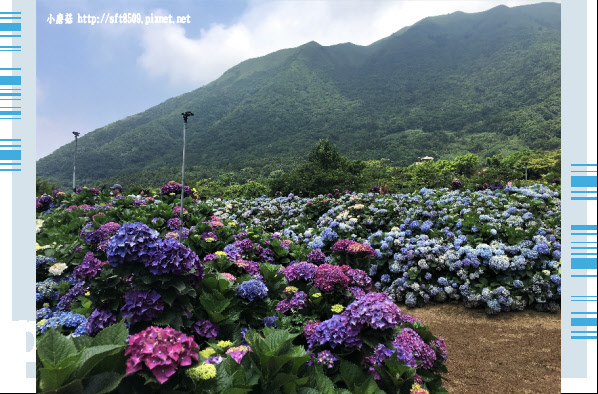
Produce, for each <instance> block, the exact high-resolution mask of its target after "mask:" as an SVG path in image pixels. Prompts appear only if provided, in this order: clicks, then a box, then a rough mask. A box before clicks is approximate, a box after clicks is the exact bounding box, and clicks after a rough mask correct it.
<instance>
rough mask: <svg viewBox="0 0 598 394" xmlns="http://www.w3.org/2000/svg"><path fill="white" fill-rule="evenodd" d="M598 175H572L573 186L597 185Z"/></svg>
mask: <svg viewBox="0 0 598 394" xmlns="http://www.w3.org/2000/svg"><path fill="white" fill-rule="evenodd" d="M596 183H597V177H595V176H572V177H571V187H596Z"/></svg>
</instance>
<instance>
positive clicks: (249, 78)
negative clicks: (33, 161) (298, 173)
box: [37, 3, 561, 185]
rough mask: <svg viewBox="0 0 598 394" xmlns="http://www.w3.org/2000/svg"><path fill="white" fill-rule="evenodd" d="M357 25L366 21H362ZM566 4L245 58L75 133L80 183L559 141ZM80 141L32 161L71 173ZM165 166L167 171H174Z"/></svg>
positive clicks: (250, 174)
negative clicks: (335, 153)
mask: <svg viewBox="0 0 598 394" xmlns="http://www.w3.org/2000/svg"><path fill="white" fill-rule="evenodd" d="M361 28H367V27H366V26H363V27H361ZM560 37H561V34H560V5H559V4H554V3H546V4H536V5H530V6H522V7H514V8H508V7H505V6H500V7H496V8H493V9H491V10H489V11H486V12H482V13H477V14H465V13H462V12H457V13H453V14H450V15H445V16H439V17H431V18H426V19H424V20H422V21H420V22H418V23H416V24H415V25H413V26H410V27H408V28H404V29H401V30H400V31H399V32H397V33H395V34H393V35H391V36H390V37H387V38H385V39H382V40H380V41H378V42H375V43H373V44H371V45H369V46H365V47H364V46H357V45H353V44H350V43H347V44H340V45H335V46H330V47H324V46H321V45H319V44H318V43H316V42H310V43H307V44H305V45H302V46H300V47H297V48H292V49H285V50H281V51H278V52H275V53H272V54H269V55H267V56H264V57H261V58H257V59H251V60H247V61H245V62H243V63H240V64H239V65H237V66H235V67H233V68H231V69H229V70H228V71H226V72H225V73H224V74H223V75H222V77H220V78H219V79H217V80H216V81H214V82H212V83H210V84H208V85H206V86H204V87H201V88H199V89H197V90H194V91H192V92H189V93H186V94H184V95H181V96H178V97H175V98H172V99H169V100H167V101H166V102H164V103H162V104H160V105H157V106H155V107H153V108H150V109H148V110H146V111H145V112H142V113H139V114H136V115H133V116H130V117H128V118H125V119H123V120H121V121H118V122H115V123H112V124H110V125H107V126H105V127H103V128H100V129H98V130H95V131H93V132H91V133H88V134H86V135H84V136H83V137H81V138H80V139H79V145H78V146H79V151H78V152H79V153H78V157H79V160H78V164H77V174H78V178H79V180H80V181H79V182H78V183H80V184H92V183H96V184H97V183H98V182H100V181H102V180H105V179H106V178H112V179H130V180H133V179H134V180H135V181H136V182H138V183H142V184H146V185H157V184H158V183H163V182H164V179H168V178H170V177H172V178H174V177H175V176H176V174H179V173H180V163H181V151H182V125H183V122H182V117H181V112H184V111H192V112H194V113H195V116H194V117H192V118H190V120H189V129H188V132H189V134H188V145H187V155H188V163H189V173H188V176H189V179H190V180H193V179H195V180H197V179H201V178H208V177H212V176H215V175H218V174H220V173H224V172H231V171H232V172H237V173H241V174H245V175H246V178H247V179H255V178H256V177H259V176H267V175H268V174H270V173H271V172H272V171H277V170H283V171H285V172H288V171H289V170H291V169H293V168H296V167H298V166H300V165H301V164H302V160H303V159H304V157H305V155H306V153H307V152H308V151H309V150H310V148H311V147H313V145H314V144H315V143H316V142H317V141H318V140H319V139H323V138H330V141H331V142H332V143H334V144H335V145H336V146H337V147H338V149H339V152H340V154H342V155H343V156H346V157H348V158H349V159H351V160H370V159H381V158H386V159H389V160H390V163H391V164H393V165H398V166H406V165H409V164H411V163H413V162H414V161H416V160H417V157H418V156H433V157H435V158H437V159H452V158H454V157H456V156H458V155H463V154H466V153H474V154H476V155H479V156H482V157H490V156H494V155H496V154H503V155H507V154H510V153H512V152H516V151H521V150H526V149H535V150H537V149H542V150H552V149H556V148H558V147H559V146H560V136H561V135H560V87H561V86H560V85H561V82H560V72H561V70H560V62H561V58H560ZM73 149H74V144H67V145H65V146H63V147H61V148H60V149H58V150H56V151H55V152H54V153H52V154H51V155H49V156H47V157H44V158H42V159H40V160H39V161H38V163H37V173H38V176H41V177H43V178H45V179H48V180H51V181H53V182H58V183H59V184H62V185H68V184H69V182H70V180H71V179H72V178H71V177H72V152H73ZM171 175H172V176H171Z"/></svg>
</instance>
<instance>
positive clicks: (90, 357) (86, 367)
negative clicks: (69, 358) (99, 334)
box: [74, 345, 124, 379]
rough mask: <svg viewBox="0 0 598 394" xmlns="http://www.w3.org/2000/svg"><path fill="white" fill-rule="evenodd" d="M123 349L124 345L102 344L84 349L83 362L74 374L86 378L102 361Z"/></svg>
mask: <svg viewBox="0 0 598 394" xmlns="http://www.w3.org/2000/svg"><path fill="white" fill-rule="evenodd" d="M121 349H124V345H100V346H93V347H90V348H87V349H85V350H83V356H82V357H81V364H80V365H79V368H77V371H76V372H75V375H74V376H75V377H76V378H80V379H81V378H84V377H85V376H87V374H88V373H89V372H90V371H91V370H92V369H93V367H95V366H96V365H98V363H99V362H100V361H102V360H103V359H104V358H106V357H108V356H111V355H113V354H115V353H117V352H118V351H119V350H121Z"/></svg>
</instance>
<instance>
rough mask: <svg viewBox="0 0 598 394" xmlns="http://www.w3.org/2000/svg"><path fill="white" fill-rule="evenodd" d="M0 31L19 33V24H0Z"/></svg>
mask: <svg viewBox="0 0 598 394" xmlns="http://www.w3.org/2000/svg"><path fill="white" fill-rule="evenodd" d="M0 31H21V24H20V23H0Z"/></svg>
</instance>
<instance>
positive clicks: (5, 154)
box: [0, 149, 21, 160]
mask: <svg viewBox="0 0 598 394" xmlns="http://www.w3.org/2000/svg"><path fill="white" fill-rule="evenodd" d="M0 160H21V150H6V149H2V150H0Z"/></svg>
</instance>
